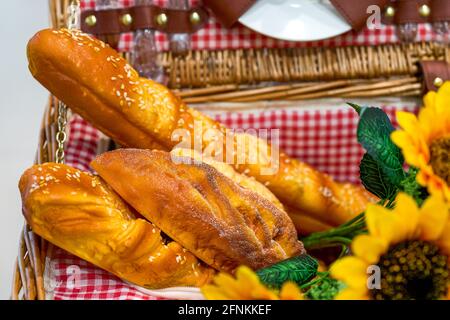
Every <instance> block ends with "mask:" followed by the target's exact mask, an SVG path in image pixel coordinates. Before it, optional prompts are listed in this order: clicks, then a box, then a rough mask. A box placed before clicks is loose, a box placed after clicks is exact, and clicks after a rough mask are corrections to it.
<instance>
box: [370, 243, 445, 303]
mask: <svg viewBox="0 0 450 320" xmlns="http://www.w3.org/2000/svg"><path fill="white" fill-rule="evenodd" d="M378 266H379V267H380V269H381V289H371V291H370V292H371V295H372V297H373V298H374V299H376V300H410V299H414V300H416V299H417V300H421V299H430V300H431V299H439V298H442V297H444V296H445V295H446V294H447V286H448V283H449V280H450V278H449V269H448V267H449V266H448V265H447V257H446V256H444V255H441V254H439V248H438V247H437V246H435V245H433V244H431V243H428V242H425V241H419V240H416V241H407V242H404V243H401V244H399V245H397V246H395V247H393V248H391V249H390V250H389V251H388V252H387V253H386V254H385V255H383V256H382V257H381V258H380V262H379V264H378Z"/></svg>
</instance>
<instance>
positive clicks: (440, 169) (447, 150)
mask: <svg viewBox="0 0 450 320" xmlns="http://www.w3.org/2000/svg"><path fill="white" fill-rule="evenodd" d="M430 164H431V167H432V168H433V171H434V173H436V174H437V175H438V176H439V177H441V178H442V179H444V181H445V182H447V184H448V185H450V136H447V137H444V138H440V139H436V140H435V141H433V142H432V143H431V145H430Z"/></svg>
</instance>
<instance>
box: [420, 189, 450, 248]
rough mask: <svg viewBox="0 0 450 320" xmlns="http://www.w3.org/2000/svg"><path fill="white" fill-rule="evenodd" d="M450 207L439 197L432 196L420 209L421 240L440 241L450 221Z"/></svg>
mask: <svg viewBox="0 0 450 320" xmlns="http://www.w3.org/2000/svg"><path fill="white" fill-rule="evenodd" d="M449 210H450V205H449V204H446V203H445V201H444V200H443V199H442V197H440V196H439V195H432V196H430V197H429V198H428V199H427V200H426V201H425V203H424V204H423V206H422V208H421V209H420V218H419V226H420V231H421V237H420V238H421V239H423V240H425V241H435V240H437V239H439V238H440V237H441V235H442V232H443V231H444V227H445V224H446V222H447V220H448V212H449Z"/></svg>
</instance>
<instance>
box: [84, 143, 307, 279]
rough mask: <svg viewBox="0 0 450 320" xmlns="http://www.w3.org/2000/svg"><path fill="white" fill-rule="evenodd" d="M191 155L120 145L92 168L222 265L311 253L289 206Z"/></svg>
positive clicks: (145, 212) (180, 238)
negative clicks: (301, 239)
mask: <svg viewBox="0 0 450 320" xmlns="http://www.w3.org/2000/svg"><path fill="white" fill-rule="evenodd" d="M190 160H192V159H188V158H183V157H180V158H176V157H172V156H171V155H170V153H167V152H163V151H150V150H141V149H119V150H115V151H111V152H107V153H104V154H102V155H99V156H97V157H96V158H95V159H94V161H93V162H92V163H91V166H92V167H93V168H94V169H95V170H96V171H97V172H98V174H99V175H100V176H101V177H102V178H103V179H104V180H105V181H106V182H107V183H108V184H109V185H110V186H111V187H112V188H113V189H114V190H115V191H116V192H117V193H118V194H119V195H120V196H121V197H122V198H123V199H125V201H126V202H127V203H129V204H130V205H131V206H132V207H133V208H134V209H136V210H137V211H138V212H139V213H140V214H142V215H143V216H144V217H145V218H147V219H148V220H149V221H151V222H153V223H154V224H155V225H157V226H158V227H159V228H161V229H162V230H163V231H164V232H165V233H166V234H167V235H168V236H169V237H171V238H172V239H174V240H175V241H177V242H178V243H180V244H181V245H182V246H183V247H185V248H186V249H188V250H189V251H191V252H192V253H194V254H195V255H196V256H197V257H199V258H200V259H201V260H203V261H204V262H206V263H207V264H208V265H210V266H212V267H214V268H216V269H218V270H221V271H230V272H231V271H233V270H234V269H235V268H236V267H237V266H239V265H246V266H249V267H250V268H253V269H259V268H262V267H265V266H268V265H270V264H273V263H276V262H279V261H280V260H283V259H286V258H289V257H292V256H295V255H298V254H301V253H303V252H304V250H303V246H302V245H301V243H300V242H299V241H298V239H297V233H296V231H295V228H294V225H293V224H292V221H291V219H290V218H289V216H288V215H287V214H286V213H285V212H284V211H282V210H280V209H278V208H277V207H276V206H274V205H273V204H272V203H271V202H270V201H268V200H267V199H265V198H263V197H261V196H260V195H258V194H257V193H255V192H253V191H250V190H248V189H244V188H242V187H240V186H239V185H238V184H236V183H235V182H233V181H232V180H230V179H229V178H227V177H225V176H224V175H222V174H221V173H219V172H218V171H217V170H216V169H214V168H213V167H211V166H209V165H207V164H205V163H198V162H192V161H190Z"/></svg>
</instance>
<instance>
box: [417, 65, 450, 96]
mask: <svg viewBox="0 0 450 320" xmlns="http://www.w3.org/2000/svg"><path fill="white" fill-rule="evenodd" d="M420 66H421V69H422V73H423V80H424V90H425V92H427V91H436V90H437V89H438V87H436V86H435V80H436V79H437V78H440V79H442V80H443V81H448V80H450V64H448V63H447V62H445V61H434V60H433V61H421V62H420Z"/></svg>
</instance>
